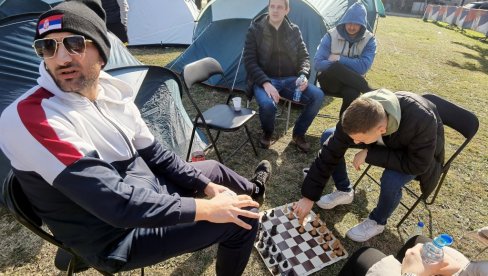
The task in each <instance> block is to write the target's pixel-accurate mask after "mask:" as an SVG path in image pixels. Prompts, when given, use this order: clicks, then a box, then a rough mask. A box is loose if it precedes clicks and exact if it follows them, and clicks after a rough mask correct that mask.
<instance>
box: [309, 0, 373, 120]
mask: <svg viewBox="0 0 488 276" xmlns="http://www.w3.org/2000/svg"><path fill="white" fill-rule="evenodd" d="M366 24H367V21H366V8H364V6H363V4H361V3H359V2H357V3H354V4H353V5H352V6H351V7H349V9H348V10H347V11H346V13H345V14H344V16H343V17H342V18H341V20H340V21H339V23H338V24H337V27H335V28H333V29H332V30H330V31H329V32H328V33H327V34H325V36H324V37H323V38H322V40H321V41H320V45H319V46H318V48H317V52H316V53H315V57H314V64H315V69H316V70H317V71H318V72H319V75H318V77H317V79H318V81H319V83H320V87H321V88H322V90H323V91H324V93H326V95H327V94H328V93H330V94H333V95H334V94H335V95H338V96H339V97H341V98H342V106H341V110H340V113H339V115H341V116H342V113H343V112H344V110H346V108H347V107H348V106H349V105H350V104H351V102H352V101H354V99H356V98H357V97H358V96H359V95H360V93H361V92H367V91H371V90H373V89H370V88H369V85H368V82H367V81H366V80H365V79H364V75H365V74H366V72H368V70H369V69H370V68H371V65H372V64H373V60H374V57H375V54H376V40H375V38H374V36H373V34H372V33H371V32H369V31H368V30H367V29H366V27H367V25H366Z"/></svg>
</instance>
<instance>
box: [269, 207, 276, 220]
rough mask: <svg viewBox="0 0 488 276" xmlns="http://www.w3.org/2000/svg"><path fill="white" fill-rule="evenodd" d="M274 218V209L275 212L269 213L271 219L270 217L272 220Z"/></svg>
mask: <svg viewBox="0 0 488 276" xmlns="http://www.w3.org/2000/svg"><path fill="white" fill-rule="evenodd" d="M274 216H275V214H274V209H273V210H271V212H270V213H269V217H270V218H272V217H274Z"/></svg>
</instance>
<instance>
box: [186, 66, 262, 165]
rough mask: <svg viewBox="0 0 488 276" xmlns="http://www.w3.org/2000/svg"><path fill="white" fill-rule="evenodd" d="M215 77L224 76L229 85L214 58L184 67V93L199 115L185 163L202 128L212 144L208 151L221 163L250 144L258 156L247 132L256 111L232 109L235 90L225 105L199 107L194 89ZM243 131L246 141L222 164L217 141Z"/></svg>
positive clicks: (195, 122) (196, 117)
mask: <svg viewBox="0 0 488 276" xmlns="http://www.w3.org/2000/svg"><path fill="white" fill-rule="evenodd" d="M214 75H221V76H222V79H223V80H224V82H227V80H225V77H224V71H223V69H222V66H221V65H220V64H219V62H218V61H217V60H215V59H214V58H211V57H206V58H203V59H200V60H197V61H195V62H192V63H190V64H187V65H185V67H184V68H183V75H182V77H183V83H184V85H185V89H183V90H184V91H185V92H186V94H187V96H188V98H189V100H190V102H191V103H192V105H193V107H194V109H195V111H196V115H195V118H194V120H193V130H192V134H191V138H190V145H189V148H188V152H187V155H186V160H187V161H189V158H190V154H191V152H192V146H193V142H194V139H195V132H196V129H197V128H203V129H204V130H205V134H206V136H207V138H208V139H209V140H210V143H209V145H208V146H207V148H206V149H205V150H207V149H210V148H212V147H213V149H214V151H215V154H216V155H217V158H218V160H219V162H220V163H224V162H225V161H227V160H228V159H230V158H231V157H233V156H234V155H235V154H236V153H237V152H238V151H239V150H240V149H241V148H242V147H243V146H244V145H245V144H246V143H247V142H249V143H250V144H251V146H252V149H253V151H254V154H255V155H256V156H258V152H257V150H256V146H255V145H254V143H253V139H252V136H251V132H250V131H249V128H248V123H249V122H250V120H251V119H252V118H253V117H254V116H255V115H256V111H254V110H252V109H249V108H245V107H242V108H241V110H240V111H238V112H236V111H235V110H234V108H233V107H232V105H229V103H230V101H231V99H232V97H233V96H234V93H233V90H232V88H230V89H229V90H228V93H229V95H228V97H227V101H226V103H225V104H217V105H214V106H212V107H211V108H209V109H207V110H206V111H203V112H202V111H201V110H202V109H201V108H200V107H199V105H198V104H197V101H196V100H195V99H194V98H193V96H192V93H191V88H192V86H193V85H195V84H197V83H202V82H204V81H206V80H208V79H209V78H210V77H212V76H214ZM226 87H230V86H226ZM241 128H244V130H245V132H246V135H247V139H246V140H245V141H244V142H242V143H241V144H240V145H239V146H237V147H236V148H235V149H234V150H233V152H232V153H231V154H230V155H229V156H228V157H227V159H225V160H223V159H222V156H221V153H220V150H219V149H218V147H217V141H218V139H219V137H220V133H221V132H234V131H237V130H240V129H241ZM211 130H213V131H217V134H216V135H215V136H214V135H213V134H212V133H211Z"/></svg>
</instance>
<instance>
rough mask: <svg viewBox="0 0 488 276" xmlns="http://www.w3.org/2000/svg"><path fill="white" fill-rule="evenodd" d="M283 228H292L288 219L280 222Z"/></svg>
mask: <svg viewBox="0 0 488 276" xmlns="http://www.w3.org/2000/svg"><path fill="white" fill-rule="evenodd" d="M281 225H282V226H283V228H284V229H285V230H290V229H293V228H294V227H293V224H291V223H290V222H289V221H285V222H283V223H282V224H281Z"/></svg>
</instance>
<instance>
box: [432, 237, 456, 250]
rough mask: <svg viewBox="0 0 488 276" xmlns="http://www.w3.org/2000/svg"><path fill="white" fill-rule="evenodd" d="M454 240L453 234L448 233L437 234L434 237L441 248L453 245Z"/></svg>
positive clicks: (435, 242)
mask: <svg viewBox="0 0 488 276" xmlns="http://www.w3.org/2000/svg"><path fill="white" fill-rule="evenodd" d="M452 242H453V239H452V237H451V236H449V235H448V234H440V235H439V236H437V237H436V238H435V239H434V244H435V245H436V246H437V247H439V248H442V247H444V246H448V245H451V244H452Z"/></svg>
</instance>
